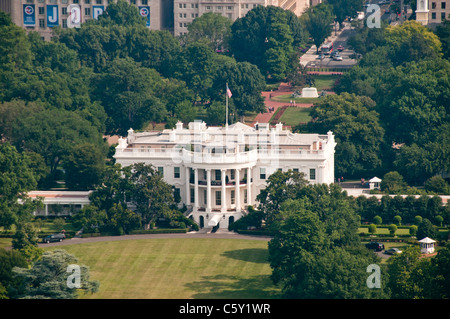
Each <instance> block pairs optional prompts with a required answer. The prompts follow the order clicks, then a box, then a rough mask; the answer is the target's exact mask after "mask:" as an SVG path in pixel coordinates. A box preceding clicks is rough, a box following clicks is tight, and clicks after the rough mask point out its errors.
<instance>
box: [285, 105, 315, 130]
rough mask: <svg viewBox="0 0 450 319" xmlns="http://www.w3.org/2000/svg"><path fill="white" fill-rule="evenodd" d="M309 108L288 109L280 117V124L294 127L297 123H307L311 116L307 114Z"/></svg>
mask: <svg viewBox="0 0 450 319" xmlns="http://www.w3.org/2000/svg"><path fill="white" fill-rule="evenodd" d="M310 111H311V109H310V108H304V107H288V108H287V109H286V110H285V111H284V113H283V115H282V116H281V117H280V120H279V121H280V122H283V123H286V125H290V126H295V125H298V124H299V123H305V122H309V121H310V120H311V116H310V115H309V112H310Z"/></svg>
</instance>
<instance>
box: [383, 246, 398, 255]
mask: <svg viewBox="0 0 450 319" xmlns="http://www.w3.org/2000/svg"><path fill="white" fill-rule="evenodd" d="M384 253H385V254H387V255H395V254H401V253H402V251H401V250H400V249H398V248H391V249H387V250H385V251H384Z"/></svg>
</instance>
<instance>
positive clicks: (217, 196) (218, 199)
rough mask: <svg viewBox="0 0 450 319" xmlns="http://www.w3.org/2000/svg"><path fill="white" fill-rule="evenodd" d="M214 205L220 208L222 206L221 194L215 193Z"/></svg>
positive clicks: (219, 192)
mask: <svg viewBox="0 0 450 319" xmlns="http://www.w3.org/2000/svg"><path fill="white" fill-rule="evenodd" d="M216 205H217V206H221V205H222V192H221V191H216Z"/></svg>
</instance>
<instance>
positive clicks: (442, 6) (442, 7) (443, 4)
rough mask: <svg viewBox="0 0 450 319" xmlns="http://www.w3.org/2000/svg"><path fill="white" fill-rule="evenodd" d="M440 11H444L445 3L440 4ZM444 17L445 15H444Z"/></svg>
mask: <svg viewBox="0 0 450 319" xmlns="http://www.w3.org/2000/svg"><path fill="white" fill-rule="evenodd" d="M441 9H445V2H441ZM444 17H445V14H444Z"/></svg>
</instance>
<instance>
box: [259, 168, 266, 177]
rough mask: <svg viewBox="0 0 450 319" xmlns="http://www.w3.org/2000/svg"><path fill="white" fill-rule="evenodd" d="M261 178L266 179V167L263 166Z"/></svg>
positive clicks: (260, 170)
mask: <svg viewBox="0 0 450 319" xmlns="http://www.w3.org/2000/svg"><path fill="white" fill-rule="evenodd" d="M259 179H266V169H265V168H263V167H262V168H260V169H259Z"/></svg>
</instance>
